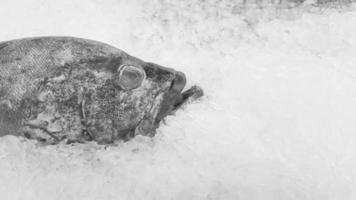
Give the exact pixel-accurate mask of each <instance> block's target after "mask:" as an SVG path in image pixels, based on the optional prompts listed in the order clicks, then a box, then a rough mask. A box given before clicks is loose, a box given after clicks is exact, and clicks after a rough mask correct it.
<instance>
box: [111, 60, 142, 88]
mask: <svg viewBox="0 0 356 200" xmlns="http://www.w3.org/2000/svg"><path fill="white" fill-rule="evenodd" d="M145 76H146V74H145V71H144V70H143V69H142V68H141V67H138V66H133V65H122V66H120V67H119V69H118V76H116V78H115V82H116V84H118V85H119V86H120V87H121V88H122V89H124V90H132V89H135V88H138V87H140V86H141V85H142V82H143V80H144V79H145Z"/></svg>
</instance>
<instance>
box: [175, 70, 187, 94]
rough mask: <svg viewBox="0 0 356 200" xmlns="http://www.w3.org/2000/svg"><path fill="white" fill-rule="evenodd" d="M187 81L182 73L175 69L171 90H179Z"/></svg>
mask: <svg viewBox="0 0 356 200" xmlns="http://www.w3.org/2000/svg"><path fill="white" fill-rule="evenodd" d="M186 82H187V79H186V77H185V75H184V73H182V72H179V71H177V72H176V74H175V78H174V80H173V82H172V86H171V90H175V91H177V92H179V93H180V92H181V91H182V90H183V88H184V86H185V84H186Z"/></svg>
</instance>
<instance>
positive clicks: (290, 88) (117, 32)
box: [0, 0, 356, 200]
mask: <svg viewBox="0 0 356 200" xmlns="http://www.w3.org/2000/svg"><path fill="white" fill-rule="evenodd" d="M6 2H7V3H4V5H2V6H1V7H0V13H1V14H0V16H1V18H0V22H1V24H2V30H6V31H1V33H0V38H1V40H7V39H12V38H19V37H27V36H38V35H71V36H77V37H84V38H91V39H96V40H100V41H104V42H108V43H110V44H113V45H115V46H117V47H119V48H122V49H123V50H125V51H127V52H128V53H130V54H132V55H135V56H137V57H140V58H142V59H145V60H148V61H153V62H156V63H159V64H161V65H164V66H170V67H174V68H175V69H177V70H180V71H183V72H185V73H186V75H187V77H188V82H189V83H188V84H189V85H188V86H190V85H192V84H198V85H200V86H201V87H202V88H203V89H204V90H205V93H206V95H205V97H204V98H203V99H202V100H201V101H200V102H195V103H193V104H190V105H188V106H187V107H185V109H184V110H180V111H179V112H177V113H176V115H175V116H170V117H168V118H167V119H166V123H165V124H162V125H161V127H160V129H159V130H158V134H157V136H156V137H155V138H153V139H149V138H145V137H138V138H136V139H135V140H133V141H130V142H128V143H124V144H119V145H118V146H108V147H105V146H99V145H96V144H94V143H89V144H86V145H83V144H77V145H59V146H41V145H39V144H37V143H36V142H34V141H27V140H24V139H22V138H16V137H13V136H8V137H4V138H1V139H0V159H1V161H0V198H1V199H66V200H68V199H211V200H212V199H214V200H215V199H248V200H251V199H283V200H286V199H313V200H315V199H323V200H324V199H354V198H355V197H356V194H355V192H354V191H356V188H355V187H356V167H355V166H356V161H355V157H356V147H355V144H356V134H355V133H356V125H355V121H356V103H355V102H356V68H355V63H356V57H355V56H354V53H355V52H356V38H355V37H354V36H355V35H356V14H355V12H343V13H338V12H327V13H325V14H322V15H320V14H312V13H309V14H308V13H304V14H302V12H301V11H300V10H293V11H288V12H286V11H281V10H279V11H278V10H274V9H268V10H266V11H264V12H257V11H254V10H250V11H248V12H244V11H241V10H240V9H239V7H238V6H236V5H234V4H233V3H232V2H233V1H228V0H224V1H216V2H212V1H206V2H205V3H197V2H198V1H197V2H196V3H188V2H189V1H179V3H173V2H171V3H169V2H166V1H140V2H138V1H114V0H110V1H105V2H103V1H98V0H91V1H85V2H84V1H79V0H75V1H73V2H71V3H65V2H63V3H61V2H57V3H55V4H50V3H47V2H45V1H43V2H41V1H26V2H20V1H13V0H12V1H7V0H6ZM19 3H20V4H21V5H22V6H21V7H18V6H16V9H15V10H14V9H13V7H14V5H16V4H19ZM241 13H242V14H241ZM274 18H277V19H274Z"/></svg>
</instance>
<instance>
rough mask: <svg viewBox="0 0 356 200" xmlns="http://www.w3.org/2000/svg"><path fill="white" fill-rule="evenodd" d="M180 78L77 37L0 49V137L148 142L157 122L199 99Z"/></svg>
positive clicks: (166, 69)
mask: <svg viewBox="0 0 356 200" xmlns="http://www.w3.org/2000/svg"><path fill="white" fill-rule="evenodd" d="M186 82H187V79H186V76H185V74H184V73H183V72H180V71H176V70H174V69H173V68H169V67H164V66H160V65H158V64H155V63H151V62H145V61H143V60H141V59H139V58H136V57H134V56H131V55H129V54H128V53H126V52H124V51H123V50H120V49H118V48H116V47H114V46H111V45H109V44H106V43H102V42H98V41H94V40H89V39H83V38H75V37H62V36H58V37H57V36H52V37H33V38H22V39H15V40H10V41H5V42H0V136H5V135H16V136H22V137H25V138H28V139H34V140H37V141H40V142H42V143H45V144H58V143H62V142H65V143H73V142H78V143H85V142H88V141H95V142H97V143H99V144H112V143H114V142H116V141H124V142H125V141H129V140H131V139H132V138H134V137H135V136H137V135H142V136H148V137H153V136H154V135H155V134H156V132H157V129H158V128H159V125H160V123H161V121H162V120H164V118H165V117H166V116H168V115H172V114H174V113H175V112H176V111H177V110H178V109H180V108H182V106H183V105H185V104H187V103H189V102H193V101H195V100H197V99H200V98H201V97H202V96H203V95H204V92H203V90H202V89H201V88H200V87H199V86H196V85H194V86H192V87H191V88H189V89H187V90H184V88H185V85H186Z"/></svg>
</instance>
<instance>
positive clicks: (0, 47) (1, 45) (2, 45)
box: [0, 43, 8, 51]
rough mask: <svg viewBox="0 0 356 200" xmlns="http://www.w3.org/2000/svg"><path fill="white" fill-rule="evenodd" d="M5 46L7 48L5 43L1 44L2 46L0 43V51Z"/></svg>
mask: <svg viewBox="0 0 356 200" xmlns="http://www.w3.org/2000/svg"><path fill="white" fill-rule="evenodd" d="M7 46H8V44H6V43H2V44H1V43H0V51H1V50H2V49H4V48H5V47H7Z"/></svg>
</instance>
